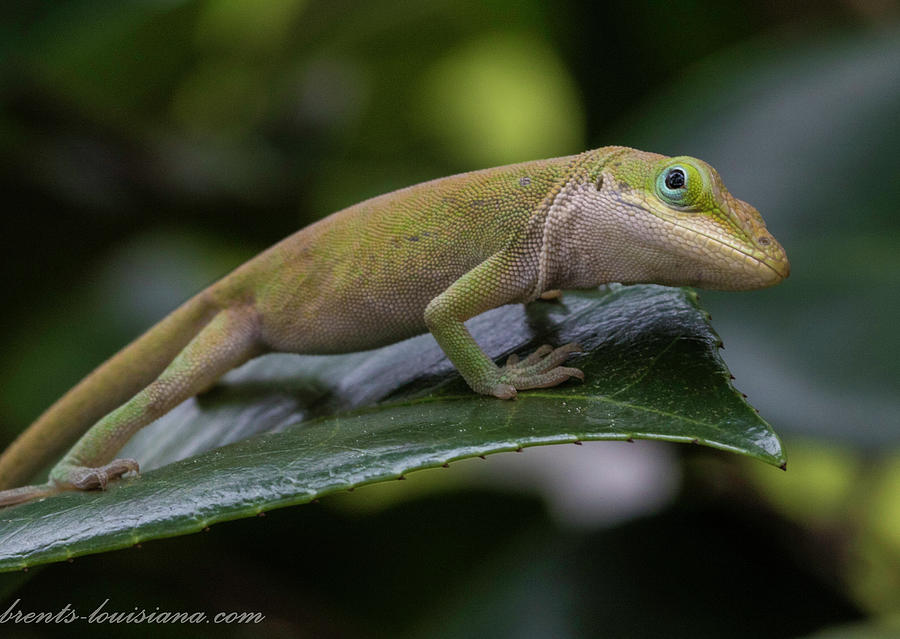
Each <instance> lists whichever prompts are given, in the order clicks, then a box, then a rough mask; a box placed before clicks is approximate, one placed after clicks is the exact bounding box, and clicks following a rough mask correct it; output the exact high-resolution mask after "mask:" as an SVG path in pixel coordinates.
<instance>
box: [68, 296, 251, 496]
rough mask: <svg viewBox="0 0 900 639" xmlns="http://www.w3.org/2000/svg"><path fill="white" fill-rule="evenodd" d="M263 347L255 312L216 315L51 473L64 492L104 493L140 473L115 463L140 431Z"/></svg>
mask: <svg viewBox="0 0 900 639" xmlns="http://www.w3.org/2000/svg"><path fill="white" fill-rule="evenodd" d="M262 352H263V349H262V348H261V346H260V341H259V339H258V328H257V318H256V312H255V311H254V310H253V309H251V308H249V307H241V308H229V309H226V310H223V311H221V312H220V313H219V314H217V315H216V316H215V317H214V318H213V319H212V321H210V323H209V324H207V325H206V326H205V327H204V328H203V330H201V331H200V332H199V333H198V334H197V335H196V337H194V339H193V340H191V342H190V343H189V344H188V345H187V346H186V347H185V348H184V350H182V351H181V353H179V354H178V356H176V357H175V359H174V360H173V361H172V363H171V364H169V366H168V367H167V368H166V369H165V370H164V371H163V372H162V373H161V374H160V376H159V377H157V378H156V380H154V381H153V382H151V383H150V385H149V386H147V387H146V388H144V389H143V390H142V391H140V392H139V393H138V394H137V395H135V396H134V397H132V398H131V399H130V400H129V401H128V402H126V403H125V404H123V405H122V406H120V407H119V408H117V409H116V410H114V411H112V412H111V413H109V414H108V415H106V416H105V417H104V418H103V419H101V420H100V421H99V422H97V423H96V424H94V425H93V426H92V427H91V428H90V430H88V432H87V433H85V434H84V436H83V437H82V438H81V439H80V440H78V442H77V443H76V444H75V445H74V446H73V447H72V449H71V450H70V451H69V452H68V453H67V454H66V456H65V457H64V458H63V460H62V461H61V462H60V463H59V464H57V465H56V466H55V467H54V468H53V470H51V471H50V480H51V484H53V485H55V486H56V487H58V489H62V490H90V489H94V488H100V489H105V488H106V485H107V483H108V482H109V480H111V479H116V478H118V477H120V476H122V475H123V474H125V473H128V472H135V473H136V472H138V463H137V462H136V461H135V460H133V459H113V458H114V457H115V454H116V453H117V452H118V451H119V449H121V448H122V446H124V445H125V443H126V442H127V441H128V440H129V439H131V437H132V436H133V435H134V434H135V433H136V432H137V431H138V430H140V429H141V428H143V427H144V426H146V425H147V424H150V423H151V422H153V421H155V420H156V419H157V418H159V417H161V416H162V415H164V414H165V413H167V412H169V411H170V410H171V409H173V408H175V406H177V405H178V404H180V403H181V402H183V401H184V400H186V399H189V398H190V397H193V396H194V395H196V394H198V393H200V392H203V391H204V390H206V389H207V388H209V387H210V386H212V385H213V384H214V383H215V382H216V380H218V379H219V377H221V376H222V375H224V374H225V373H227V372H228V371H229V370H231V369H232V368H235V367H237V366H240V365H241V364H243V363H244V362H246V361H247V360H249V359H252V358H253V357H256V356H257V355H260V354H261V353H262Z"/></svg>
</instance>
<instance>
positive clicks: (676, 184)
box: [665, 166, 687, 191]
mask: <svg viewBox="0 0 900 639" xmlns="http://www.w3.org/2000/svg"><path fill="white" fill-rule="evenodd" d="M665 182H666V188H667V189H670V190H672V191H674V190H675V189H683V188H684V185H685V183H687V177H686V176H685V174H684V171H683V170H681V169H680V168H679V167H677V166H676V167H675V168H672V169H669V172H668V173H666V180H665Z"/></svg>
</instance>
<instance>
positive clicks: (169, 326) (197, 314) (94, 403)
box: [0, 290, 219, 499]
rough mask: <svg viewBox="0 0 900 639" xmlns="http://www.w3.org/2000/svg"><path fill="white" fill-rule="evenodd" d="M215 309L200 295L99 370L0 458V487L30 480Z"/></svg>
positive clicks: (152, 373) (145, 380) (156, 369)
mask: <svg viewBox="0 0 900 639" xmlns="http://www.w3.org/2000/svg"><path fill="white" fill-rule="evenodd" d="M218 310H219V307H218V305H217V304H216V303H215V302H214V301H213V300H212V296H211V295H210V294H209V291H208V290H207V291H204V292H202V293H200V294H198V295H196V296H195V297H193V298H191V299H190V300H188V301H187V302H185V303H184V304H182V305H181V306H180V307H178V308H177V309H175V310H174V311H172V313H170V314H169V315H168V316H166V317H165V318H164V319H163V320H162V321H160V322H159V323H158V324H156V325H155V326H153V327H152V328H150V329H149V330H148V331H147V332H146V333H144V334H143V335H141V336H140V337H138V338H137V339H136V340H135V341H133V342H132V343H131V344H129V345H128V346H126V347H125V348H123V349H122V350H121V351H119V352H118V353H116V354H115V355H113V356H112V357H111V358H109V359H108V360H106V361H105V362H104V363H103V364H101V365H100V366H98V367H97V368H96V369H95V370H94V371H93V372H92V373H90V374H89V375H88V376H87V377H85V378H84V379H83V380H81V381H80V382H79V383H78V384H77V385H76V386H75V387H74V388H72V389H71V390H70V391H69V392H68V393H66V394H65V395H63V396H62V397H61V398H60V399H59V400H57V401H56V403H54V404H53V405H52V406H50V408H48V409H47V410H46V411H44V413H43V414H41V416H40V417H38V418H37V420H35V422H34V423H33V424H32V425H31V426H29V427H28V428H27V429H26V430H25V431H24V432H23V433H22V434H20V435H19V436H18V438H16V440H15V441H13V443H12V444H10V446H9V448H7V449H6V450H5V451H4V452H3V454H2V455H0V489H4V488H10V487H12V486H19V485H21V484H23V483H24V482H26V481H28V480H29V479H31V477H32V476H33V475H34V474H35V473H37V472H38V471H39V470H41V469H42V468H44V467H45V466H47V465H48V464H49V463H50V462H51V461H53V460H54V459H56V458H58V457H59V456H60V455H61V454H62V453H63V452H64V451H66V450H67V449H68V448H70V447H71V446H72V444H74V443H75V441H76V440H77V439H78V438H79V437H80V436H81V435H82V434H83V433H84V432H85V431H87V429H88V428H90V427H91V426H92V425H93V424H94V423H95V422H96V421H97V420H99V419H100V418H101V417H103V416H104V415H106V414H107V413H109V412H110V411H112V410H113V409H115V408H118V407H119V406H120V405H121V404H123V403H124V402H125V401H126V400H128V399H129V398H130V397H132V396H133V395H134V394H135V393H137V392H138V391H140V390H142V389H143V388H144V387H145V386H147V385H148V384H149V383H150V382H152V381H153V380H154V379H156V378H157V377H158V376H159V374H160V373H161V372H162V371H163V369H165V367H166V366H168V365H169V363H170V362H171V361H172V360H173V359H175V356H176V355H178V353H179V352H181V350H182V349H183V348H184V347H185V346H187V344H188V342H190V341H191V339H192V338H193V337H194V336H195V335H196V334H197V333H199V332H200V330H201V329H202V328H203V327H204V326H206V324H207V323H208V322H209V321H210V320H211V319H212V318H213V316H214V315H215V314H216V313H217V312H218ZM29 488H32V489H33V488H35V487H29ZM40 488H43V487H40ZM34 496H36V495H34ZM34 496H33V497H34ZM11 497H12V496H11ZM33 497H32V498H33ZM23 499H27V497H25V496H23Z"/></svg>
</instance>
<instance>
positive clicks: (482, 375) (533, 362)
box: [425, 253, 584, 399]
mask: <svg viewBox="0 0 900 639" xmlns="http://www.w3.org/2000/svg"><path fill="white" fill-rule="evenodd" d="M526 286H527V285H526V283H525V282H523V281H521V274H520V273H519V272H518V270H517V269H516V268H515V260H514V259H513V258H512V257H511V256H509V255H507V254H506V253H498V254H496V255H494V256H493V257H491V258H489V259H488V260H486V261H484V262H482V263H481V264H479V265H478V266H476V267H475V268H474V269H472V270H471V271H469V272H468V273H466V274H465V275H463V276H462V277H460V278H459V279H458V280H456V281H455V282H454V283H453V284H451V285H450V286H449V287H448V288H447V290H445V291H444V292H443V293H441V294H440V295H438V296H437V297H435V298H434V299H433V300H432V301H431V302H430V303H429V304H428V307H427V308H426V309H425V324H426V325H427V326H428V330H430V331H431V333H432V335H434V338H435V339H436V340H437V343H438V344H439V345H440V347H441V348H442V349H443V350H444V352H445V353H446V354H447V357H449V358H450V361H451V362H453V364H454V366H456V368H457V370H459V372H460V374H461V375H462V376H463V379H465V380H466V382H467V383H468V384H469V386H470V387H471V388H472V390H474V391H475V392H478V393H481V394H483V395H494V396H495V397H499V398H501V399H511V398H513V397H515V396H516V391H517V390H524V389H527V388H546V387H549V386H556V385H557V384H561V383H562V382H564V381H566V380H567V379H569V378H572V377H577V378H578V379H584V373H582V372H581V371H580V370H578V369H577V368H569V367H566V366H560V365H559V364H561V363H562V362H563V361H564V360H565V359H566V358H567V357H568V356H569V354H570V353H574V352H577V351H580V350H581V349H580V347H579V346H578V345H577V344H566V345H564V346H560V347H559V348H556V349H553V348H551V347H550V346H542V347H541V348H539V349H538V350H537V351H535V352H534V353H532V354H531V355H529V356H528V357H527V358H525V359H524V360H522V361H519V359H518V358H517V357H516V356H515V355H513V356H511V357H510V358H509V360H507V363H506V365H505V366H503V367H500V366H497V365H496V364H495V363H494V362H493V361H491V359H490V358H489V357H488V356H487V355H485V353H484V351H482V350H481V347H479V346H478V344H477V342H475V340H474V339H473V338H472V335H471V334H470V333H469V331H468V330H467V329H466V327H465V325H464V324H463V322H465V321H466V320H468V319H470V318H472V317H475V316H476V315H479V314H481V313H483V312H484V311H487V310H489V309H492V308H495V307H497V306H502V305H503V304H509V303H512V302H515V301H521V299H522V298H523V297H524V296H525V294H526V288H525V287H526Z"/></svg>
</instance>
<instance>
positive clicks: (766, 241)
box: [759, 235, 772, 246]
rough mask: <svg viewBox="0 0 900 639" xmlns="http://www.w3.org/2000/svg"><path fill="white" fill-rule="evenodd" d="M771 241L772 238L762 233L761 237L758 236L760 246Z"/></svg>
mask: <svg viewBox="0 0 900 639" xmlns="http://www.w3.org/2000/svg"><path fill="white" fill-rule="evenodd" d="M771 243H772V238H770V237H767V236H765V235H763V236H762V237H760V238H759V245H760V246H768V245H769V244H771Z"/></svg>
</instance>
